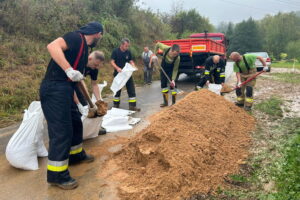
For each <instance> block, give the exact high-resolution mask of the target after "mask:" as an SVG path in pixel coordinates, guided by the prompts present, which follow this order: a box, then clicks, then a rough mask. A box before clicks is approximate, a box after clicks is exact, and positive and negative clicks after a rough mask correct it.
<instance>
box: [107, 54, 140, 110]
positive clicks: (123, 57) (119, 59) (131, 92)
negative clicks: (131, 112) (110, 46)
mask: <svg viewBox="0 0 300 200" xmlns="http://www.w3.org/2000/svg"><path fill="white" fill-rule="evenodd" d="M111 59H112V60H114V61H115V63H116V65H117V66H118V67H120V68H121V69H123V68H124V67H125V64H126V63H127V62H128V63H129V62H130V61H131V60H132V55H131V52H130V51H129V50H126V51H124V52H123V51H121V49H120V48H116V49H114V50H113V52H112V54H111ZM117 74H118V72H117V71H116V70H114V74H113V75H114V76H116V75H117ZM126 89H127V94H128V102H129V107H136V94H135V86H134V80H133V77H132V76H131V77H130V78H129V80H128V81H127V83H126ZM121 91H122V89H121V90H119V91H118V92H117V93H116V95H115V96H114V98H113V104H114V106H116V107H118V106H119V105H120V97H121Z"/></svg>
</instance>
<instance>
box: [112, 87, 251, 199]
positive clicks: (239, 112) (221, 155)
mask: <svg viewBox="0 0 300 200" xmlns="http://www.w3.org/2000/svg"><path fill="white" fill-rule="evenodd" d="M151 121H152V122H151V125H149V126H148V127H147V128H146V129H144V130H143V131H141V132H140V133H139V134H137V136H135V137H134V138H132V139H130V140H129V142H128V143H127V144H126V145H125V146H124V148H123V149H122V150H121V151H119V152H117V153H115V154H114V155H113V157H112V159H111V160H110V162H108V163H112V162H113V163H115V164H116V165H117V166H118V167H119V171H118V172H114V173H112V174H111V175H110V176H111V177H110V178H111V179H112V180H118V181H119V182H120V186H119V195H120V198H121V199H126V200H127V199H128V200H133V199H134V200H140V199H141V200H154V199H162V200H169V199H170V200H171V199H172V200H174V199H178V200H179V199H184V198H187V197H189V196H190V195H192V194H195V193H208V192H211V191H214V190H215V189H216V188H217V187H218V186H220V185H222V184H223V183H224V177H226V176H227V175H229V174H233V173H237V171H238V169H239V163H241V162H242V161H243V160H244V159H245V158H247V155H248V151H247V147H248V146H249V143H250V137H249V132H250V131H251V130H253V129H254V126H255V120H254V118H253V117H252V116H250V115H249V114H247V113H246V112H245V111H244V110H243V109H240V108H238V107H236V106H235V105H233V104H232V103H230V102H228V101H226V100H225V99H224V98H223V97H221V96H218V95H216V94H214V93H212V92H210V91H208V90H201V91H199V92H192V93H190V94H189V95H187V96H186V97H185V98H184V99H182V100H181V101H179V102H178V103H177V104H175V105H174V106H171V107H169V108H167V109H164V110H163V111H161V112H160V113H158V114H156V115H155V116H153V117H152V120H151ZM106 167H108V168H109V165H107V166H106Z"/></svg>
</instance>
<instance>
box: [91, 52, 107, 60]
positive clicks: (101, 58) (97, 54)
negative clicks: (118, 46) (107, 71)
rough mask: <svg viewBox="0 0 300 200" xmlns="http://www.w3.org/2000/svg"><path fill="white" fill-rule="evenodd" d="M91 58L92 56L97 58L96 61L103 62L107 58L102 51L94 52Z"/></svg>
mask: <svg viewBox="0 0 300 200" xmlns="http://www.w3.org/2000/svg"><path fill="white" fill-rule="evenodd" d="M90 56H92V57H93V58H95V59H96V60H101V61H104V60H105V56H104V53H103V52H102V51H93V52H92V53H91V54H90Z"/></svg>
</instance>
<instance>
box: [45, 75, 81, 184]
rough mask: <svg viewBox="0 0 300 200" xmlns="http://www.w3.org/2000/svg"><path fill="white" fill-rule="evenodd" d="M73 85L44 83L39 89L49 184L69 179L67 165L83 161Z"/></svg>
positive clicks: (58, 82) (68, 83)
mask: <svg viewBox="0 0 300 200" xmlns="http://www.w3.org/2000/svg"><path fill="white" fill-rule="evenodd" d="M73 94H74V85H73V83H72V82H68V81H46V80H44V81H43V82H42V84H41V87H40V99H41V105H42V109H43V113H44V115H45V118H46V120H47V123H48V133H49V155H48V165H47V169H48V170H47V180H48V182H58V183H61V182H65V181H68V180H69V179H70V175H69V171H68V165H69V162H72V161H74V162H75V161H78V160H81V159H83V158H84V157H85V156H86V154H85V152H84V150H83V149H82V131H83V128H82V122H81V119H80V117H81V114H80V113H79V110H78V108H77V106H76V104H75V102H74V100H73Z"/></svg>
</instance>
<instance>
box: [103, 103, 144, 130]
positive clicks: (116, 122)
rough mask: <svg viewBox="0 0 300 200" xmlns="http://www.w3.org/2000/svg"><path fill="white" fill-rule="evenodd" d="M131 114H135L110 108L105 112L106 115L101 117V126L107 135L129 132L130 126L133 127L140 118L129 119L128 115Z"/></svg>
mask: <svg viewBox="0 0 300 200" xmlns="http://www.w3.org/2000/svg"><path fill="white" fill-rule="evenodd" d="M133 113H135V111H131V110H125V109H120V108H112V109H111V110H108V111H107V114H106V115H104V116H103V121H102V125H101V126H102V127H103V128H105V130H106V132H108V133H110V132H117V131H125V130H131V129H132V126H131V125H135V124H137V123H138V122H139V121H140V118H132V117H129V115H131V114H133Z"/></svg>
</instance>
